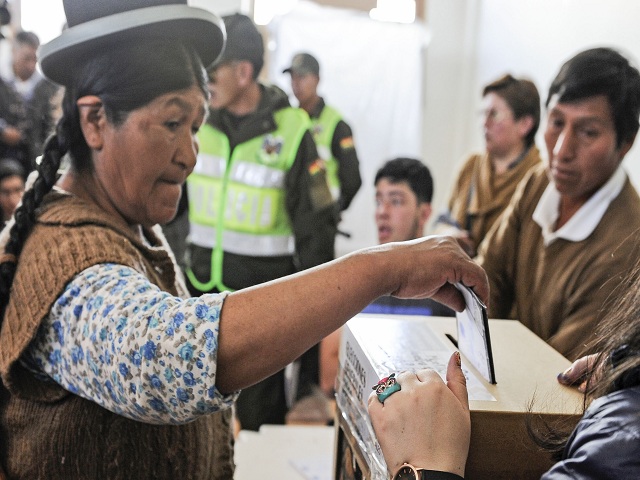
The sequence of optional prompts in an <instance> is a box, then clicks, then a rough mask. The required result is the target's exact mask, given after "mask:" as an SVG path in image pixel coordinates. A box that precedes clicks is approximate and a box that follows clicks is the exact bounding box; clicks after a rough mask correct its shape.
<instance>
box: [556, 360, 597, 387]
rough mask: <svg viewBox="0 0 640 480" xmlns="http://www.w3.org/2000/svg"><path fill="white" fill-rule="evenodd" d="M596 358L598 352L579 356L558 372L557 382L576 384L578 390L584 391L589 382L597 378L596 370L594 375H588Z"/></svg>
mask: <svg viewBox="0 0 640 480" xmlns="http://www.w3.org/2000/svg"><path fill="white" fill-rule="evenodd" d="M597 358H598V354H595V353H594V354H593V355H587V356H586V357H582V358H579V359H578V360H576V361H575V362H573V363H572V364H571V366H570V367H569V368H567V369H566V370H565V371H564V372H561V373H559V374H558V382H560V383H561V384H562V385H566V386H574V385H578V391H579V392H582V393H584V392H585V391H586V390H587V388H588V386H589V382H593V381H594V380H597V375H598V374H597V372H596V373H595V375H589V371H590V370H591V369H592V368H593V366H594V365H595V363H596V359H597Z"/></svg>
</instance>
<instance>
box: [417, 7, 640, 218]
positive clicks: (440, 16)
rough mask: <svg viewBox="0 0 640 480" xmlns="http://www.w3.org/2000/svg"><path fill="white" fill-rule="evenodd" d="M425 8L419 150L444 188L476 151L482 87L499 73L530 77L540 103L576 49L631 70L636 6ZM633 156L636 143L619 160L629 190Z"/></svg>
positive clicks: (635, 169)
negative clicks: (617, 53)
mask: <svg viewBox="0 0 640 480" xmlns="http://www.w3.org/2000/svg"><path fill="white" fill-rule="evenodd" d="M427 8H428V10H427V19H428V24H429V26H430V28H431V32H432V35H433V37H432V42H431V44H430V45H429V49H428V51H427V57H428V60H427V69H428V70H427V90H426V91H427V98H428V100H429V99H431V101H430V102H429V103H428V104H427V109H426V117H425V123H426V128H425V134H424V138H425V141H426V145H425V150H424V151H425V157H426V158H427V159H428V158H433V157H434V156H439V158H440V161H439V162H438V163H437V167H436V168H437V169H438V172H437V175H438V177H437V178H438V181H439V185H443V182H444V183H446V185H447V186H448V185H449V184H450V183H451V181H452V180H453V178H454V176H455V173H456V170H455V169H456V168H458V166H459V164H460V161H461V160H462V156H463V155H464V154H466V153H467V152H469V151H471V150H474V149H475V150H481V149H482V147H483V141H482V136H481V131H480V127H479V124H478V122H477V115H476V112H477V110H478V108H479V101H480V92H481V90H482V87H483V85H485V84H486V83H488V82H489V81H491V80H493V79H495V78H497V77H498V76H500V75H502V74H503V73H505V72H507V71H509V72H512V73H513V74H514V75H516V76H527V77H530V78H531V79H532V80H533V81H535V82H536V85H537V86H538V89H539V91H540V95H541V98H542V101H543V103H544V101H545V99H546V95H547V90H548V87H549V85H550V83H551V81H552V79H553V77H554V76H555V74H556V73H557V71H558V70H559V68H560V65H561V64H562V63H563V62H564V61H565V60H567V59H568V58H570V57H571V56H572V55H574V54H575V53H577V52H579V51H581V50H584V49H586V48H590V47H594V46H610V47H614V48H618V49H620V50H621V51H623V52H626V53H628V54H629V55H630V56H631V57H632V58H633V60H634V63H635V64H636V65H637V62H638V61H640V28H638V22H637V19H638V18H640V2H634V1H630V0H607V1H606V2H605V1H602V0H518V1H513V0H428V1H427ZM434 77H435V78H434ZM461 102H462V104H463V105H460V103H461ZM543 118H544V114H543ZM443 121H444V122H445V124H446V125H447V127H444V126H443V125H442V124H441V122H443ZM543 128H544V120H543V122H542V125H541V128H540V131H539V133H538V137H537V143H538V146H539V147H540V148H541V151H542V152H543V156H546V151H545V149H544V142H543V141H542V135H541V132H542V129H543ZM637 143H640V142H637ZM639 157H640V147H638V145H637V144H636V146H635V147H634V148H633V149H632V150H631V152H630V153H629V155H628V156H627V159H626V160H625V166H626V167H627V169H628V170H629V172H630V175H631V178H632V180H633V182H634V183H635V185H637V186H640V158H639ZM452 162H453V163H452ZM433 163H434V162H433V161H431V162H430V164H433ZM438 190H439V191H440V193H442V190H441V188H438ZM444 198H446V196H445V197H444ZM438 201H439V202H441V203H440V204H439V207H440V208H441V207H442V205H444V202H443V201H442V199H441V198H440V197H439V198H438Z"/></svg>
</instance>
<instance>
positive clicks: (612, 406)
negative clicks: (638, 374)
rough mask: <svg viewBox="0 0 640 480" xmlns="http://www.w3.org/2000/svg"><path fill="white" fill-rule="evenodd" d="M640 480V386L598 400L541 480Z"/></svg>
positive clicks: (586, 413)
mask: <svg viewBox="0 0 640 480" xmlns="http://www.w3.org/2000/svg"><path fill="white" fill-rule="evenodd" d="M638 478H640V386H637V387H633V388H625V389H624V390H618V391H617V392H613V393H610V394H609V395H605V396H604V397H600V398H598V399H597V400H595V401H594V402H593V403H592V404H591V405H590V406H589V408H588V409H587V410H586V412H585V414H584V416H583V417H582V419H581V420H580V422H579V423H578V425H577V426H576V428H575V430H574V431H573V433H572V434H571V437H570V438H569V441H568V443H567V446H566V447H565V450H564V452H563V454H562V460H561V461H560V462H558V463H557V464H555V465H554V466H553V467H552V468H551V470H549V471H548V472H547V473H546V474H544V475H543V476H542V480H560V479H581V480H582V479H593V480H596V479H598V480H607V479H611V480H632V479H634V480H635V479H638Z"/></svg>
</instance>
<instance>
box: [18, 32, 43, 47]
mask: <svg viewBox="0 0 640 480" xmlns="http://www.w3.org/2000/svg"><path fill="white" fill-rule="evenodd" d="M13 41H14V43H15V44H17V45H28V46H29V47H33V48H38V47H39V46H40V39H39V38H38V36H37V35H36V34H35V33H33V32H25V31H21V32H18V33H17V34H16V36H15V38H14V39H13Z"/></svg>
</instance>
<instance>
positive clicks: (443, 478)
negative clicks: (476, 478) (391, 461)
mask: <svg viewBox="0 0 640 480" xmlns="http://www.w3.org/2000/svg"><path fill="white" fill-rule="evenodd" d="M392 480H464V479H463V478H462V477H461V476H460V475H456V474H455V473H449V472H440V471H437V470H427V469H425V468H418V467H414V466H413V465H411V464H410V463H403V464H402V466H401V467H400V468H399V469H398V471H397V472H396V473H395V475H394V476H393V477H392Z"/></svg>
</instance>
